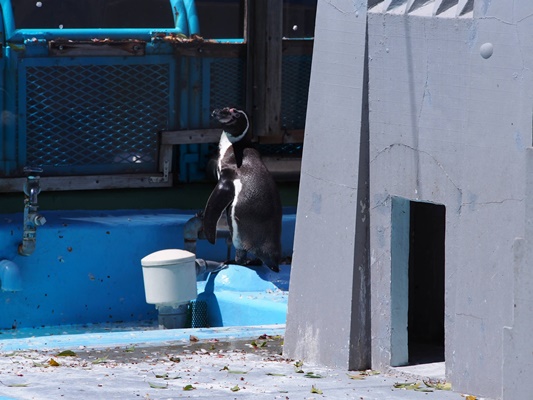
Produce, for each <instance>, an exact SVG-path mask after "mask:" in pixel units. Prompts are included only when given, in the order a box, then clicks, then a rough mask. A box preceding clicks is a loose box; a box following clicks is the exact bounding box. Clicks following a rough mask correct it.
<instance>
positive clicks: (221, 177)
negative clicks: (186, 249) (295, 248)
mask: <svg viewBox="0 0 533 400" xmlns="http://www.w3.org/2000/svg"><path fill="white" fill-rule="evenodd" d="M211 115H212V117H214V118H215V119H216V120H217V121H218V123H219V124H220V125H221V126H222V129H223V130H222V134H221V136H220V141H219V145H218V149H219V155H218V159H217V166H216V172H217V177H218V182H217V185H216V187H215V188H214V189H213V191H212V193H211V195H210V196H209V199H208V200H207V204H206V206H205V209H204V211H203V231H204V235H205V237H206V239H207V240H208V241H209V242H210V243H212V244H214V243H215V239H216V228H217V222H218V219H219V218H220V216H221V215H222V213H223V212H224V211H226V218H227V221H228V226H229V229H230V234H231V240H232V243H233V246H234V247H235V260H232V261H229V260H228V261H227V262H226V263H232V262H233V261H234V262H235V263H236V264H239V265H244V266H251V265H263V264H264V265H266V266H267V267H268V268H270V269H271V270H272V271H275V272H279V262H280V258H281V217H282V209H281V199H280V195H279V191H278V188H277V186H276V183H275V182H274V179H273V178H272V175H271V174H270V172H269V171H268V169H267V168H266V167H265V164H264V163H263V161H262V160H261V156H260V154H259V152H258V151H257V150H256V149H254V148H253V147H252V143H251V141H250V139H249V128H250V120H249V118H248V115H247V114H246V112H244V111H242V110H238V109H236V108H229V107H226V108H222V109H217V110H214V111H213V113H212V114H211ZM248 253H251V254H253V255H254V256H255V257H256V258H255V259H248V258H247V257H248Z"/></svg>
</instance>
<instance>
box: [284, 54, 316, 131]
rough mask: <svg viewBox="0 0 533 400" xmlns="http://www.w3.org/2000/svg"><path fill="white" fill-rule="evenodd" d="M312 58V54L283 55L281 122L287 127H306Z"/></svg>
mask: <svg viewBox="0 0 533 400" xmlns="http://www.w3.org/2000/svg"><path fill="white" fill-rule="evenodd" d="M311 58H312V56H311V55H286V56H283V63H282V76H281V79H282V80H281V83H282V88H281V90H282V93H281V124H282V127H283V128H285V129H303V128H304V127H305V116H306V112H307V96H308V92H309V78H310V75H311Z"/></svg>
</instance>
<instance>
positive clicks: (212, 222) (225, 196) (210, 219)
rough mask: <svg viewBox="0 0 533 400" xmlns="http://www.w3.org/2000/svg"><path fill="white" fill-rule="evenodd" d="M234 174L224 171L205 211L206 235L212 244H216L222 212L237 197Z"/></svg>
mask: <svg viewBox="0 0 533 400" xmlns="http://www.w3.org/2000/svg"><path fill="white" fill-rule="evenodd" d="M234 175H235V174H234V173H233V171H231V170H222V171H221V172H220V178H219V180H218V183H217V186H216V187H215V189H213V191H212V192H211V195H210V196H209V200H207V204H206V206H205V210H204V219H203V222H204V234H205V237H206V239H207V240H208V241H209V243H211V244H215V240H216V236H217V222H218V220H219V218H220V215H221V214H222V212H223V211H224V210H225V209H226V208H227V207H228V206H229V205H230V204H231V202H232V201H233V197H234V196H235V186H234V185H233V179H234Z"/></svg>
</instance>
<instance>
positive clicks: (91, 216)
mask: <svg viewBox="0 0 533 400" xmlns="http://www.w3.org/2000/svg"><path fill="white" fill-rule="evenodd" d="M42 214H43V215H45V217H46V219H47V223H46V224H45V225H44V226H42V227H39V228H38V231H37V247H36V250H35V252H34V253H33V254H32V255H31V256H28V257H23V256H20V255H18V254H17V246H18V245H19V243H20V241H21V238H22V218H23V216H22V213H17V214H4V215H0V243H1V247H0V260H2V259H8V260H11V261H13V262H15V263H16V264H17V265H18V266H19V268H20V271H21V274H22V290H21V291H19V292H5V291H0V310H1V312H0V329H4V330H10V329H18V330H20V329H24V328H31V329H33V328H39V327H45V326H56V325H70V324H74V325H82V326H83V325H84V324H85V325H87V324H97V323H104V324H105V323H112V324H120V323H122V324H132V323H133V324H136V323H141V322H142V321H155V320H157V311H156V309H155V306H154V305H150V304H147V303H146V302H145V296H144V286H143V277H142V267H141V264H140V260H141V258H143V257H144V256H146V255H148V254H150V253H152V252H155V251H158V250H162V249H167V248H183V224H184V223H185V222H186V221H187V220H189V218H191V217H192V213H190V212H182V211H179V210H157V211H152V210H142V211H138V210H134V211H54V212H50V211H49V212H47V211H46V210H44V211H43V212H42ZM294 223H295V214H294V212H293V210H290V211H289V212H286V214H285V216H284V218H283V236H282V248H283V255H284V256H290V255H291V254H292V243H293V237H294ZM226 251H227V248H226V245H225V240H223V239H220V240H218V241H217V243H216V245H214V246H213V245H210V244H209V243H208V242H207V241H199V242H198V245H197V256H198V257H199V258H204V259H209V260H224V259H225V258H226ZM289 269H290V268H289V267H288V266H283V267H282V272H281V273H280V274H270V273H269V272H268V270H267V269H266V267H265V268H264V270H263V268H259V269H257V270H253V269H248V268H243V267H239V266H231V267H230V268H228V269H227V270H224V271H221V272H219V273H218V274H217V275H215V274H212V275H211V276H207V277H205V280H203V281H202V280H201V281H199V282H198V293H199V299H200V300H205V301H206V303H207V305H208V309H209V325H210V326H236V325H256V324H270V323H284V318H285V313H286V296H287V294H286V291H287V289H288V280H289ZM239 307H240V308H239ZM265 309H271V311H268V312H267V311H259V312H257V310H265ZM246 310H248V311H246Z"/></svg>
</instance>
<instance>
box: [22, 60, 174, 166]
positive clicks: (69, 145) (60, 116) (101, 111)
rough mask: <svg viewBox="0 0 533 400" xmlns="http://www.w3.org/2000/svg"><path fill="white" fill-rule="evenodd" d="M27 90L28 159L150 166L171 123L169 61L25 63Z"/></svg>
mask: <svg viewBox="0 0 533 400" xmlns="http://www.w3.org/2000/svg"><path fill="white" fill-rule="evenodd" d="M26 93H27V95H26V115H27V119H26V132H27V137H26V145H27V163H28V164H32V165H39V166H43V167H45V168H46V167H47V166H52V167H84V166H87V167H88V168H87V170H86V171H85V172H87V173H90V172H91V168H90V166H97V165H112V166H113V168H112V171H110V172H130V171H131V172H133V171H138V170H142V169H145V168H143V167H146V166H147V165H153V164H155V160H156V155H157V153H156V151H157V132H158V131H159V130H161V129H164V128H166V126H167V124H168V120H169V115H168V113H169V111H168V110H169V104H168V102H169V65H168V64H135V65H72V66H32V67H27V68H26Z"/></svg>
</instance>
